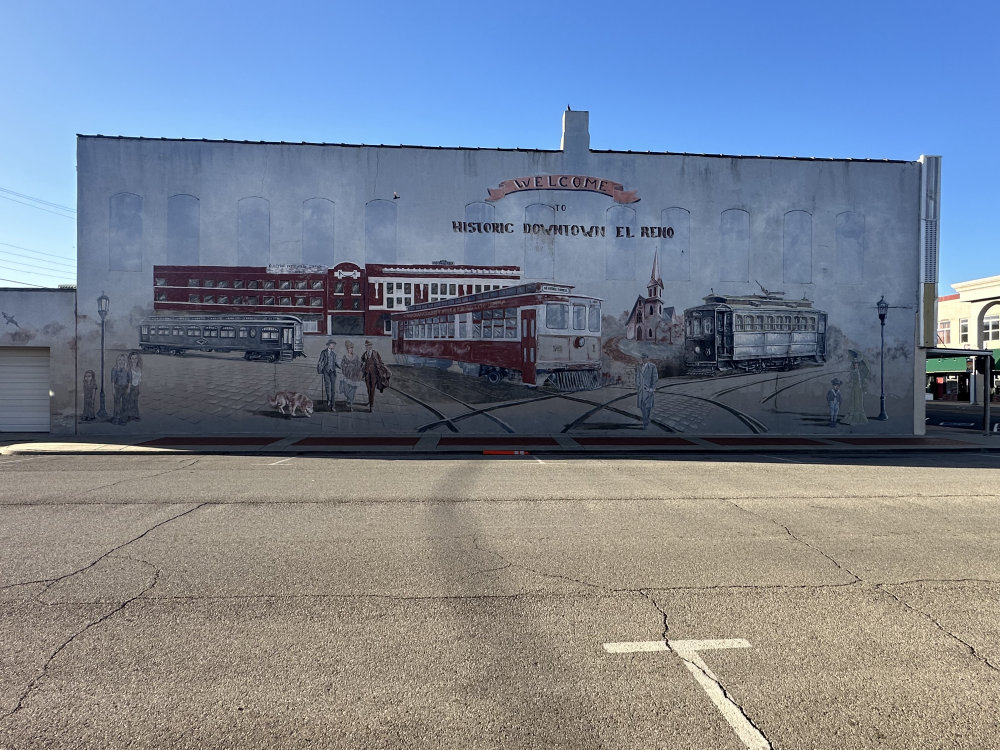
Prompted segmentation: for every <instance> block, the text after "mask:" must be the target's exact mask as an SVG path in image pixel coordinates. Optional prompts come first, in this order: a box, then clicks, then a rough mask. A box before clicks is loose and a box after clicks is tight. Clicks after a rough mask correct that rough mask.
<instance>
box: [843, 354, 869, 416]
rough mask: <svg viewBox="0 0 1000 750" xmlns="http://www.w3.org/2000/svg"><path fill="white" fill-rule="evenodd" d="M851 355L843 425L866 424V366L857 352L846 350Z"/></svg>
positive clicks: (867, 372) (867, 371)
mask: <svg viewBox="0 0 1000 750" xmlns="http://www.w3.org/2000/svg"><path fill="white" fill-rule="evenodd" d="M848 353H849V354H850V355H851V374H850V377H849V379H848V381H847V382H848V388H847V414H845V415H844V424H867V423H868V417H867V416H865V381H866V380H867V379H868V374H869V370H868V365H867V363H866V362H865V360H864V358H862V356H861V354H860V353H859V352H856V351H854V350H853V349H850V350H848Z"/></svg>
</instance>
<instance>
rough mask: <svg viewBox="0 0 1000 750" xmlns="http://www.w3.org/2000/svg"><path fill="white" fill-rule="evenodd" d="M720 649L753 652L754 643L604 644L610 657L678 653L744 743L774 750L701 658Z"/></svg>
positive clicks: (755, 749) (753, 749)
mask: <svg viewBox="0 0 1000 750" xmlns="http://www.w3.org/2000/svg"><path fill="white" fill-rule="evenodd" d="M720 648H750V643H749V642H748V641H745V640H743V639H742V638H736V639H731V640H715V641H633V642H624V643H605V644H604V650H605V651H607V652H608V653H610V654H628V653H636V652H651V651H674V652H675V653H676V654H677V655H678V656H679V657H681V659H682V660H683V661H684V665H685V666H686V667H687V668H688V671H689V672H691V674H693V675H694V678H695V680H697V681H698V684H699V685H701V686H702V688H704V690H705V692H706V693H708V697H709V698H710V699H711V701H712V703H714V704H715V706H716V708H718V709H719V711H720V712H721V713H722V716H723V717H724V718H725V720H726V721H727V722H729V726H731V727H732V728H733V731H734V732H736V736H737V737H739V738H740V741H741V742H742V743H743V744H744V745H745V746H746V747H748V748H750V750H771V743H770V742H768V741H767V739H766V738H765V737H764V735H762V734H761V733H760V731H758V729H757V727H755V726H754V725H753V724H751V723H750V720H749V719H747V717H746V716H745V715H744V714H743V711H742V710H740V707H739V706H737V705H736V704H735V703H734V702H733V701H732V700H731V699H730V698H729V696H728V695H726V692H725V691H724V690H723V689H722V685H721V684H720V683H719V678H718V677H716V676H715V675H714V674H713V673H712V670H711V669H709V668H708V665H707V664H705V662H704V661H703V660H702V658H701V656H700V655H699V654H698V652H699V651H709V650H712V649H720Z"/></svg>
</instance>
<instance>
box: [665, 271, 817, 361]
mask: <svg viewBox="0 0 1000 750" xmlns="http://www.w3.org/2000/svg"><path fill="white" fill-rule="evenodd" d="M762 291H763V294H759V295H758V294H748V295H721V294H711V295H709V296H707V297H704V298H703V299H704V301H705V304H703V305H699V306H697V307H691V308H688V309H687V310H685V311H684V326H685V339H684V367H685V369H686V370H687V371H688V372H690V373H694V374H699V373H700V374H716V373H720V372H730V371H742V372H760V371H763V370H789V369H792V368H795V367H798V366H800V365H802V364H803V363H805V362H822V361H823V360H824V359H825V357H826V313H825V312H822V311H821V310H816V309H814V308H813V306H812V303H811V302H810V301H809V300H807V299H804V298H803V299H801V300H786V299H784V297H783V294H782V293H781V292H769V291H767V290H765V289H762Z"/></svg>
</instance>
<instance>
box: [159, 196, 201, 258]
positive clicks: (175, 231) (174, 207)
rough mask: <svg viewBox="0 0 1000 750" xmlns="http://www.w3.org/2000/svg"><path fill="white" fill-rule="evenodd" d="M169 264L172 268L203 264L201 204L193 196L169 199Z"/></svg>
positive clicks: (171, 197)
mask: <svg viewBox="0 0 1000 750" xmlns="http://www.w3.org/2000/svg"><path fill="white" fill-rule="evenodd" d="M167 263H168V264H169V265H172V266H197V265H199V264H200V263H201V204H200V202H199V200H198V199H197V198H195V197H194V196H193V195H183V194H181V195H171V196H170V197H169V198H167Z"/></svg>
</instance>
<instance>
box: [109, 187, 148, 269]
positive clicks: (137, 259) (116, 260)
mask: <svg viewBox="0 0 1000 750" xmlns="http://www.w3.org/2000/svg"><path fill="white" fill-rule="evenodd" d="M108 254H109V257H108V268H109V269H110V270H112V271H141V270H142V196H139V195H136V194H135V193H117V194H116V195H112V196H111V200H110V205H109V216H108Z"/></svg>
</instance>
